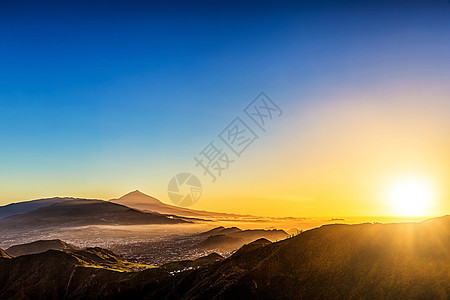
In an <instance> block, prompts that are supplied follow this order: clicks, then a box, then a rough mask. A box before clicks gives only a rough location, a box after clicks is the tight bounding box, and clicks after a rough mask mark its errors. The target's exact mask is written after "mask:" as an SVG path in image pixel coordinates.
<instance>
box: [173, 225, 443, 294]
mask: <svg viewBox="0 0 450 300" xmlns="http://www.w3.org/2000/svg"><path fill="white" fill-rule="evenodd" d="M449 247H450V217H449V216H447V217H444V218H437V219H432V220H428V221H426V222H422V223H406V224H361V225H325V226H322V227H321V228H318V229H314V230H309V231H306V232H304V233H302V234H300V235H299V236H296V237H294V238H291V239H287V240H284V241H281V242H278V243H273V244H267V245H265V246H264V245H263V246H259V247H255V248H254V249H248V248H247V247H243V248H242V249H240V250H238V251H237V252H236V253H235V254H234V255H233V256H231V257H230V258H229V259H227V260H225V261H224V262H223V263H221V264H220V266H217V265H216V266H214V268H208V269H205V270H201V271H192V272H185V273H182V274H180V275H179V277H178V278H177V280H178V281H180V282H183V286H177V287H175V288H174V289H175V290H178V292H179V291H180V290H182V291H183V292H182V294H183V295H185V297H186V298H194V297H195V298H207V297H208V296H211V295H217V298H226V299H234V298H249V299H299V298H304V299H348V298H372V299H381V298H385V299H386V298H387V299H432V298H434V299H436V298H440V299H446V298H448V297H449V296H450V280H449V274H450V251H449V250H448V249H449ZM245 248H247V249H245ZM242 250H245V251H242ZM200 272H201V275H200V274H199V273H200ZM200 277H201V278H202V279H199V278H200ZM186 286H190V288H186ZM168 290H169V289H168Z"/></svg>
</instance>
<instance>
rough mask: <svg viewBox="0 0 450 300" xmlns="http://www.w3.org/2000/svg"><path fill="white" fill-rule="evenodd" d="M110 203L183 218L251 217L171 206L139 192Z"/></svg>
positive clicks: (112, 200)
mask: <svg viewBox="0 0 450 300" xmlns="http://www.w3.org/2000/svg"><path fill="white" fill-rule="evenodd" d="M109 201H111V202H114V203H119V204H122V205H126V206H128V207H132V208H135V209H139V210H143V211H148V212H158V213H160V214H166V215H177V216H183V217H201V218H220V217H228V218H230V217H251V216H250V215H237V214H228V213H218V212H209V211H203V210H195V209H189V208H184V207H179V206H174V205H169V204H165V203H163V202H161V201H160V200H158V199H156V198H154V197H152V196H149V195H146V194H144V193H142V192H140V191H138V190H136V191H134V192H131V193H128V194H126V195H124V196H122V197H120V198H118V199H111V200H109Z"/></svg>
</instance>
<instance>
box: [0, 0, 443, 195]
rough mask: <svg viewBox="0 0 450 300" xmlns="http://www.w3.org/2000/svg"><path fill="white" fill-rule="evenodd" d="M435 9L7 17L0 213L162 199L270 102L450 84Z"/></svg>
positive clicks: (397, 6) (226, 7)
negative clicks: (205, 151)
mask: <svg viewBox="0 0 450 300" xmlns="http://www.w3.org/2000/svg"><path fill="white" fill-rule="evenodd" d="M423 2H424V3H426V2H428V4H421V3H420V1H417V3H416V2H413V3H410V4H405V2H395V3H391V4H389V3H388V2H387V1H386V2H382V3H381V4H380V3H379V4H376V2H375V1H365V2H364V3H363V4H358V5H356V4H353V3H352V2H351V1H346V2H337V1H336V2H334V3H333V2H321V3H320V4H316V5H312V4H311V3H310V2H308V1H305V2H297V3H296V2H294V1H291V2H285V3H282V2H281V3H279V2H275V1H273V2H270V1H263V2H259V3H258V2H256V1H248V2H237V1H236V2H228V3H227V4H225V2H224V1H215V2H214V1H209V4H206V2H201V1H197V2H193V3H191V4H186V3H184V4H182V3H176V2H168V3H166V4H162V3H159V4H157V3H156V2H147V3H145V2H138V1H132V2H129V1H127V2H125V1H124V2H120V1H114V2H106V1H104V2H101V1H93V2H92V1H85V2H79V3H78V4H75V3H74V2H65V3H66V4H64V5H62V4H60V3H58V2H56V1H55V2H45V1H44V2H41V3H40V4H39V5H38V4H33V3H32V2H22V5H19V4H2V6H3V9H2V10H1V12H0V36H1V39H0V66H1V67H0V139H1V148H0V163H1V166H2V168H1V169H2V171H1V176H0V179H1V180H2V183H0V188H1V191H0V193H1V194H0V202H3V203H7V202H10V201H13V200H21V199H23V198H37V197H41V196H52V195H57V194H64V195H73V196H94V195H96V194H98V195H99V196H98V197H102V196H104V197H109V196H114V195H116V194H117V193H120V191H123V193H125V192H127V191H128V189H130V190H131V189H136V188H139V189H142V190H144V191H145V190H147V191H152V190H157V191H158V192H156V193H157V194H158V193H160V194H163V190H164V188H165V187H160V186H161V185H164V184H165V182H167V181H168V179H169V178H170V176H171V175H170V174H176V173H177V172H178V170H181V171H182V170H185V169H186V168H189V167H191V166H192V157H193V155H195V154H196V153H197V152H198V151H200V150H201V149H202V147H203V146H204V145H206V144H207V143H208V142H209V141H210V140H211V139H212V138H214V137H215V136H216V135H217V133H219V132H220V131H221V129H222V128H223V126H225V125H226V124H227V123H228V122H229V121H231V120H232V119H233V118H234V116H235V115H236V114H237V113H239V112H240V111H241V110H242V108H243V107H245V106H246V104H247V103H248V102H249V101H251V100H252V99H253V98H254V97H255V96H256V95H257V94H258V93H259V92H260V91H261V90H263V91H265V92H267V93H268V94H269V95H271V96H272V97H273V98H274V99H276V101H277V103H279V104H280V106H282V107H283V108H284V110H285V111H287V112H288V113H289V111H293V110H297V109H301V108H302V107H309V106H311V105H316V104H317V103H320V102H321V101H325V100H323V99H325V98H329V97H325V96H324V95H325V94H326V95H332V94H333V93H345V91H346V90H350V89H352V88H354V87H357V88H358V89H364V88H365V87H370V88H375V87H377V86H383V85H386V84H389V83H392V82H396V81H398V80H400V79H402V80H406V81H408V80H410V81H411V82H417V81H420V80H423V79H426V80H430V81H433V80H437V82H440V81H445V80H448V78H449V76H448V75H449V53H450V52H449V50H450V39H449V36H448V34H449V29H450V26H449V25H450V21H449V20H450V18H449V17H450V16H449V4H448V2H446V1H435V2H430V1H423ZM80 3H81V4H80ZM125 3H127V4H125ZM328 101H329V100H328ZM288 116H289V114H288ZM278 130H280V132H279V134H280V135H283V136H284V135H288V134H289V132H291V131H293V132H294V131H295V132H297V131H299V130H300V131H302V130H306V129H295V130H294V129H292V128H291V127H286V128H284V127H282V126H281V127H280V128H278ZM125 177H126V178H127V180H124V178H125ZM69 182H70V184H69ZM132 182H134V183H132ZM77 193H78V194H77ZM117 196H118V195H117Z"/></svg>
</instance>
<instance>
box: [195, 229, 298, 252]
mask: <svg viewBox="0 0 450 300" xmlns="http://www.w3.org/2000/svg"><path fill="white" fill-rule="evenodd" d="M199 236H205V237H207V238H206V240H204V241H203V242H201V243H200V244H199V245H198V247H199V248H201V249H214V250H217V251H221V252H229V251H233V250H235V249H238V248H240V247H242V246H243V245H244V244H247V243H250V242H252V241H254V240H257V239H261V238H264V239H267V240H269V241H274V242H275V241H280V240H284V239H285V238H287V237H288V236H289V235H288V234H287V233H286V232H285V231H284V230H276V229H273V230H264V229H247V230H241V229H239V228H237V227H231V228H225V227H223V226H221V227H217V228H214V229H212V230H209V231H207V232H203V233H201V234H199Z"/></svg>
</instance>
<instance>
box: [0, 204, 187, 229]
mask: <svg viewBox="0 0 450 300" xmlns="http://www.w3.org/2000/svg"><path fill="white" fill-rule="evenodd" d="M63 199H64V198H63ZM0 211H1V208H0ZM182 222H186V221H184V220H182V219H181V218H177V217H173V216H172V217H168V216H165V215H161V214H158V213H147V212H142V211H139V210H136V209H132V208H129V207H126V206H124V205H120V204H117V203H112V202H108V201H103V200H88V199H73V198H69V200H63V201H58V200H57V201H56V202H54V203H52V204H50V205H46V206H41V207H39V208H37V209H35V210H32V211H29V212H26V213H23V214H18V215H13V216H9V217H6V218H3V219H1V220H0V228H1V230H0V231H3V230H13V231H16V230H27V229H29V228H32V229H35V228H61V227H74V226H87V225H138V224H175V223H182Z"/></svg>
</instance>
